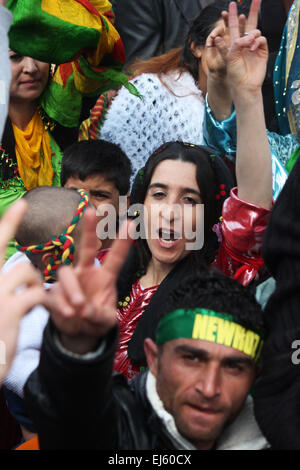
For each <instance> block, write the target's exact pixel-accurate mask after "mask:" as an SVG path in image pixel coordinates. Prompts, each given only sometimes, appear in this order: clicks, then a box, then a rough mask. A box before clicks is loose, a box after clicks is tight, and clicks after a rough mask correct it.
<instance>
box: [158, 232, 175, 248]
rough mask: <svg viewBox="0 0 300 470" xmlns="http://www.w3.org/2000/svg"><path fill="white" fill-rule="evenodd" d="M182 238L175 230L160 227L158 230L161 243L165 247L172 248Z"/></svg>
mask: <svg viewBox="0 0 300 470" xmlns="http://www.w3.org/2000/svg"><path fill="white" fill-rule="evenodd" d="M179 240H180V235H179V234H178V233H177V232H174V231H173V230H168V229H163V228H160V229H159V230H158V241H159V244H160V245H161V246H162V247H164V248H172V247H173V246H175V245H176V244H177V243H178V242H179Z"/></svg>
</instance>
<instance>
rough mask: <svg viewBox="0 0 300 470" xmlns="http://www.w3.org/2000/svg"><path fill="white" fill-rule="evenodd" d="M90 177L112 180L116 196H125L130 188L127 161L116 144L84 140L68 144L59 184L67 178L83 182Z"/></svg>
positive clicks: (129, 167) (63, 182)
mask: <svg viewBox="0 0 300 470" xmlns="http://www.w3.org/2000/svg"><path fill="white" fill-rule="evenodd" d="M94 175H101V176H104V177H105V178H107V179H108V180H109V181H112V182H113V183H114V184H115V186H116V188H117V189H118V190H119V193H120V195H125V194H127V193H128V192H129V187H130V176H131V163H130V160H129V158H128V157H127V156H126V155H125V153H124V152H123V150H121V148H120V147H119V146H118V145H115V144H112V143H111V142H106V141H105V140H101V139H100V140H85V141H82V142H75V143H74V144H72V145H70V147H68V148H67V149H66V150H65V151H64V155H63V159H62V168H61V177H60V179H61V185H62V186H64V185H65V184H66V182H67V180H68V179H69V178H71V177H73V178H79V179H81V180H82V181H84V180H85V179H86V178H88V177H89V176H94Z"/></svg>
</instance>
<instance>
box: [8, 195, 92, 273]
mask: <svg viewBox="0 0 300 470" xmlns="http://www.w3.org/2000/svg"><path fill="white" fill-rule="evenodd" d="M77 191H78V192H79V194H80V196H81V199H80V201H79V204H78V207H77V210H76V212H75V214H74V217H73V219H72V221H71V223H70V224H69V225H68V227H67V228H66V230H65V231H64V232H63V233H62V234H61V235H59V236H57V237H52V238H51V240H49V241H48V242H46V243H40V244H39V245H31V246H21V245H18V244H17V243H16V242H15V246H16V248H17V249H18V250H19V251H22V253H44V252H45V251H51V250H53V251H54V254H53V255H52V256H51V258H50V261H49V264H48V265H47V267H46V268H45V269H44V271H43V277H44V280H45V281H49V280H50V279H54V276H55V271H56V270H57V269H58V268H59V266H60V265H61V264H64V265H68V264H72V263H73V260H74V251H75V246H74V238H73V237H72V236H71V233H72V232H73V230H74V228H75V227H76V225H77V223H78V222H79V220H80V219H81V217H82V215H83V212H84V211H85V209H86V207H87V205H88V202H89V197H88V193H87V192H85V191H84V190H83V189H78V190H77Z"/></svg>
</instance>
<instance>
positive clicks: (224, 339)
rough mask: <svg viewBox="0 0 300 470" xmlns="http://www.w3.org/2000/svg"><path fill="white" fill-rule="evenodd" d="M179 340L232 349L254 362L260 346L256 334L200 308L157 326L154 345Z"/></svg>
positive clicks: (183, 311) (177, 312)
mask: <svg viewBox="0 0 300 470" xmlns="http://www.w3.org/2000/svg"><path fill="white" fill-rule="evenodd" d="M179 338H189V339H195V340H202V341H209V342H212V343H216V344H222V345H224V346H228V347H231V348H233V349H236V350H238V351H240V352H242V353H244V354H246V355H247V356H250V357H251V358H252V359H253V360H254V361H258V359H259V357H260V353H261V350H262V346H263V337H262V334H261V333H260V332H257V331H256V332H255V331H253V330H252V329H246V328H245V327H244V326H242V325H240V324H239V323H237V322H236V321H235V319H234V318H233V317H232V315H228V314H225V313H219V312H214V311H213V310H208V309H204V308H195V309H177V310H175V311H173V312H170V313H168V314H167V315H165V316H164V317H163V318H162V319H161V321H160V322H159V324H158V327H157V331H156V344H158V345H159V344H164V343H166V342H168V341H172V340H175V339H179Z"/></svg>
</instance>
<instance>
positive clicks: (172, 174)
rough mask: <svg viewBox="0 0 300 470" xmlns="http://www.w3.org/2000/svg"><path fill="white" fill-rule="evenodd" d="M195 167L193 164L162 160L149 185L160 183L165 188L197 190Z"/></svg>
mask: <svg viewBox="0 0 300 470" xmlns="http://www.w3.org/2000/svg"><path fill="white" fill-rule="evenodd" d="M196 175H197V167H196V165H195V163H192V162H183V161H181V160H163V161H162V162H160V163H159V164H158V165H157V167H156V168H155V170H154V172H153V175H152V178H151V184H153V183H162V184H165V185H167V186H172V185H181V186H187V185H188V186H193V187H195V189H198V184H197V178H196Z"/></svg>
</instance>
